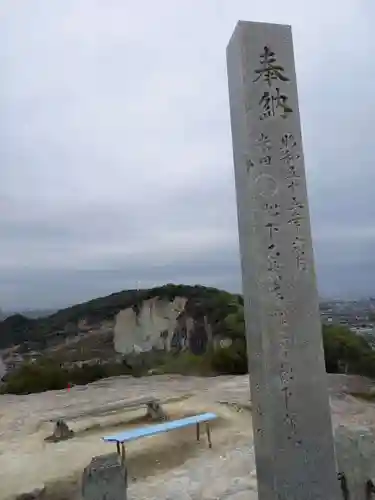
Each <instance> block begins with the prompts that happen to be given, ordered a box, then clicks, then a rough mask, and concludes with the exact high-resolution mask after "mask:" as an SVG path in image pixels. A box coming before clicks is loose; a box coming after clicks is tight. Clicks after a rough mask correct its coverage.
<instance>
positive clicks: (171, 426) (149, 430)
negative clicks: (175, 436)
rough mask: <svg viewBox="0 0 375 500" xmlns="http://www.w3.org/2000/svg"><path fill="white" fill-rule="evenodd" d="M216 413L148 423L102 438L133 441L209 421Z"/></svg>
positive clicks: (108, 441)
mask: <svg viewBox="0 0 375 500" xmlns="http://www.w3.org/2000/svg"><path fill="white" fill-rule="evenodd" d="M216 418H217V415H215V413H202V414H201V415H195V416H193V417H187V418H182V419H180V420H173V421H172V422H166V423H163V424H158V425H150V426H148V427H140V428H137V429H132V430H129V431H125V432H120V433H119V434H115V435H113V436H106V437H103V438H102V439H103V440H104V441H106V442H107V443H125V442H126V441H133V440H135V439H139V438H142V437H147V436H154V435H155V434H160V433H162V432H168V431H172V430H175V429H181V428H183V427H188V426H189V425H194V424H199V423H202V422H209V421H211V420H215V419H216Z"/></svg>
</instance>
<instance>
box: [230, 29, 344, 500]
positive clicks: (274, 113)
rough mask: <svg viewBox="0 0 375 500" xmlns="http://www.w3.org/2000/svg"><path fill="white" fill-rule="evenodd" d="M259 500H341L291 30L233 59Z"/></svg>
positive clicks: (244, 48) (244, 47)
mask: <svg viewBox="0 0 375 500" xmlns="http://www.w3.org/2000/svg"><path fill="white" fill-rule="evenodd" d="M227 62H228V80H229V96H230V108H231V124H232V139H233V155H234V165H235V182H236V193H237V211H238V227H239V241H240V253H241V264H242V280H243V292H244V302H245V320H246V334H247V343H248V351H249V370H250V381H251V395H252V401H253V412H252V414H253V430H254V442H255V450H256V464H257V471H258V491H259V499H260V500H273V499H275V500H276V499H278V500H281V499H285V500H286V499H287V500H294V499H296V500H297V499H298V500H305V499H306V500H307V499H312V498H313V499H314V500H334V499H337V498H339V487H338V481H337V478H336V467H335V458H334V446H333V436H332V424H331V415H330V408H329V400H328V392H327V380H326V373H325V364H324V354H323V346H322V337H321V324H320V316H319V305H318V294H317V287H316V281H315V271H314V259H313V249H312V240H311V231H310V221H309V209H308V201H307V189H306V180H305V169H304V158H303V151H302V138H301V126H300V117H299V109H298V97H297V85H296V75H295V68H294V55H293V42H292V34H291V28H290V27H289V26H284V25H275V24H266V23H250V22H242V21H241V22H239V23H238V25H237V27H236V30H235V32H234V34H233V37H232V39H231V41H230V43H229V45H228V50H227Z"/></svg>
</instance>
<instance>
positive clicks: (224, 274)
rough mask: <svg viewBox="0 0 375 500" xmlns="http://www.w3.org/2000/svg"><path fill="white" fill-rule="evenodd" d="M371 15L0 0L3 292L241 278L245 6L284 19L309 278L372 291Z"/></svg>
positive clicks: (361, 5)
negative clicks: (237, 122) (311, 261)
mask: <svg viewBox="0 0 375 500" xmlns="http://www.w3.org/2000/svg"><path fill="white" fill-rule="evenodd" d="M374 18H375V4H374V2H373V1H372V0H368V1H365V0H329V1H326V0H324V1H315V2H301V1H300V0H299V1H298V0H293V1H292V0H291V1H287V0H284V1H282V2H280V0H269V1H268V2H254V1H249V0H243V1H242V0H241V1H240V0H231V1H228V0H210V1H202V0H186V1H182V0H181V1H177V0H159V1H152V0H136V1H135V0H134V1H130V0H105V1H103V0H64V1H60V0H59V1H58V0H44V1H38V0H32V1H31V0H30V1H25V0H22V1H20V0H2V2H1V6H0V70H1V72H0V74H1V78H0V162H1V163H0V168H1V170H0V203H1V212H0V235H1V251H0V307H1V308H3V309H9V308H34V307H35V308H40V307H43V308H44V307H59V306H64V305H68V304H72V303H75V302H77V301H83V300H86V299H90V298H93V297H96V296H101V295H106V294H109V293H112V292H115V291H119V290H121V289H126V288H133V287H135V286H137V284H138V283H139V284H140V286H141V287H148V286H154V285H157V284H163V283H166V282H173V283H188V284H192V283H200V284H207V285H213V286H218V287H221V288H226V289H228V290H233V291H239V290H240V288H241V284H240V283H241V281H240V269H239V251H238V240H237V219H236V207H235V191H234V176H233V160H232V146H231V133H230V122H229V104H228V89H227V76H226V60H225V50H226V45H227V43H228V41H229V38H230V36H231V34H232V32H233V29H234V27H235V24H236V22H237V21H238V20H239V19H243V20H252V21H265V22H275V23H285V24H291V25H292V28H293V36H294V46H295V55H296V70H297V78H298V88H299V97H300V108H301V117H302V122H303V123H302V125H303V139H304V150H305V160H306V169H307V176H308V190H309V195H310V210H311V216H312V229H313V238H314V246H315V255H316V263H317V270H318V279H319V289H320V293H321V294H322V295H325V296H342V297H350V296H352V297H355V296H365V295H367V294H370V293H371V294H375V225H374V221H375V182H374V181H375V169H374V166H375V152H374V151H375V150H374V144H375V118H374V112H375V63H374V53H375V42H374V36H373V20H374ZM371 28H372V32H371V31H370V29H371Z"/></svg>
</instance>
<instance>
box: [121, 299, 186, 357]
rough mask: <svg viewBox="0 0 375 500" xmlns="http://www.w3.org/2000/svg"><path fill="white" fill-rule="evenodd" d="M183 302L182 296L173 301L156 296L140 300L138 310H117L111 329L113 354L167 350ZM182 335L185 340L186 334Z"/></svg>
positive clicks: (184, 301) (181, 310)
mask: <svg viewBox="0 0 375 500" xmlns="http://www.w3.org/2000/svg"><path fill="white" fill-rule="evenodd" d="M186 303H187V299H186V298H184V297H176V298H175V299H174V300H173V301H172V302H170V301H168V300H162V299H159V298H158V297H155V298H153V299H149V300H145V301H143V302H142V305H141V307H140V309H139V310H138V311H137V310H135V309H133V308H131V307H130V308H127V309H124V310H122V311H120V312H119V313H118V314H117V316H116V320H115V326H114V336H113V342H114V348H115V351H116V352H118V353H121V354H132V353H140V352H147V351H151V349H160V350H166V351H170V350H171V347H172V341H173V337H174V335H175V332H176V329H178V327H179V317H180V315H181V314H182V313H183V312H184V311H185V306H186ZM186 323H188V322H186ZM183 336H184V337H187V333H186V332H185V335H183ZM175 341H176V339H175Z"/></svg>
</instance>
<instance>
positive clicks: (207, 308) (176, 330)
mask: <svg viewBox="0 0 375 500" xmlns="http://www.w3.org/2000/svg"><path fill="white" fill-rule="evenodd" d="M242 307H243V300H242V297H241V296H240V295H233V294H230V293H228V292H225V291H221V290H217V289H215V288H207V287H203V286H185V285H170V284H169V285H165V286H162V287H158V288H153V289H147V290H126V291H122V292H119V293H114V294H112V295H109V296H107V297H102V298H98V299H94V300H91V301H89V302H85V303H82V304H78V305H75V306H73V307H69V308H66V309H62V310H60V311H57V312H56V313H54V314H51V315H50V316H48V317H44V318H37V319H31V318H27V317H25V316H23V315H20V314H16V315H13V316H10V317H8V318H6V319H5V320H4V321H2V322H0V349H2V357H3V359H4V361H5V363H6V364H7V366H8V368H9V369H12V368H15V367H16V366H17V365H18V364H20V363H22V361H24V360H25V359H30V358H31V359H36V358H38V357H40V356H44V357H46V356H47V357H49V358H53V359H55V360H58V361H59V363H60V364H62V365H69V364H79V363H83V362H90V363H98V362H99V363H100V362H102V361H114V360H119V359H123V358H124V357H127V356H133V355H134V354H139V353H145V352H150V351H163V352H170V351H173V352H179V351H184V350H185V351H191V352H192V353H194V354H202V353H204V352H206V351H207V349H209V348H213V349H214V348H215V346H217V345H219V344H220V343H221V345H228V344H230V343H231V342H232V340H233V338H235V337H236V336H243V328H244V327H243V311H242Z"/></svg>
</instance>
